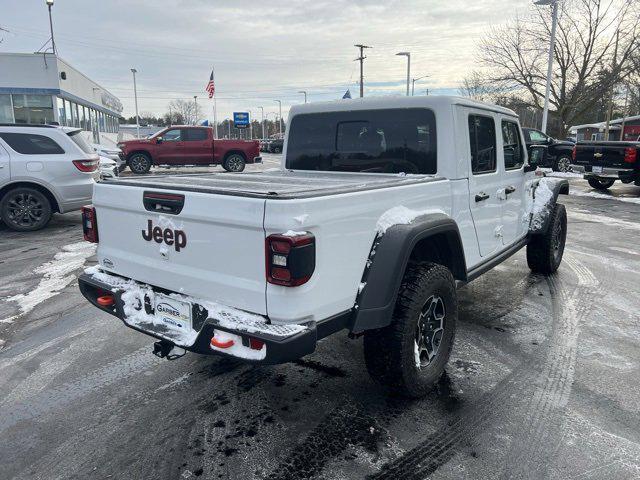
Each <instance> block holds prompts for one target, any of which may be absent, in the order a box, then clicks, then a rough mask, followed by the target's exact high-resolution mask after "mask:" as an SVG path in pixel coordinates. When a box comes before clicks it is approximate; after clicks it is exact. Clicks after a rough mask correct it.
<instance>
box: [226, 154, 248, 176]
mask: <svg viewBox="0 0 640 480" xmlns="http://www.w3.org/2000/svg"><path fill="white" fill-rule="evenodd" d="M246 163H247V162H246V160H245V158H244V156H243V155H241V154H239V153H232V154H231V155H228V156H227V157H226V158H225V159H224V161H223V162H222V168H224V169H225V170H226V171H227V172H233V173H239V172H242V171H243V170H244V167H245V166H246Z"/></svg>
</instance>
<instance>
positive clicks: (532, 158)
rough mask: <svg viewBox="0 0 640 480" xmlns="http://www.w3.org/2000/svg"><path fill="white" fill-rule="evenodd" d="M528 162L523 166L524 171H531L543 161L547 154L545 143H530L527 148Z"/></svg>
mask: <svg viewBox="0 0 640 480" xmlns="http://www.w3.org/2000/svg"><path fill="white" fill-rule="evenodd" d="M528 150H529V163H528V164H527V165H525V166H524V171H525V172H533V171H535V170H536V169H537V168H538V167H539V166H540V165H542V164H543V162H544V156H545V155H546V154H547V146H546V145H531V146H530V147H529V148H528Z"/></svg>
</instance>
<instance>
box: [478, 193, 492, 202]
mask: <svg viewBox="0 0 640 480" xmlns="http://www.w3.org/2000/svg"><path fill="white" fill-rule="evenodd" d="M490 196H491V195H489V194H488V193H484V192H480V193H476V202H483V201H484V200H488V199H489V197H490Z"/></svg>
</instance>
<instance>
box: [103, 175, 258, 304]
mask: <svg viewBox="0 0 640 480" xmlns="http://www.w3.org/2000/svg"><path fill="white" fill-rule="evenodd" d="M144 192H155V193H159V194H171V193H178V194H180V195H184V196H185V198H184V206H183V207H182V210H181V211H180V212H179V213H178V214H169V213H158V212H157V211H149V210H147V207H145V205H144V202H143V195H144ZM93 204H94V206H95V208H96V216H97V222H98V237H99V243H98V253H97V255H98V263H99V265H100V267H101V268H103V269H104V270H106V271H108V272H111V273H115V274H117V275H121V276H124V277H127V278H131V279H133V280H136V281H139V282H143V283H146V284H149V285H151V286H154V287H158V288H160V289H165V290H168V291H171V292H176V293H181V294H184V295H189V296H191V297H195V298H199V299H203V300H210V301H214V302H217V303H221V304H223V305H228V306H231V307H235V308H238V309H242V310H246V311H250V312H253V313H257V314H262V315H265V314H266V299H265V289H266V277H265V250H264V249H265V247H264V245H265V243H264V242H265V235H264V228H263V218H264V204H265V202H264V200H262V199H256V198H246V197H231V196H225V195H212V194H206V193H198V192H172V191H171V189H164V188H144V187H140V188H131V187H125V186H118V185H117V183H110V184H100V183H99V184H97V185H96V186H95V188H94V196H93Z"/></svg>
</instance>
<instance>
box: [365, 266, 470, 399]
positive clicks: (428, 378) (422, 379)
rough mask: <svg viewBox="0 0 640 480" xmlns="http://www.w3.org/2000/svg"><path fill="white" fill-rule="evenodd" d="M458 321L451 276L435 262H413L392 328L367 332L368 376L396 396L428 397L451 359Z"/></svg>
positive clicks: (403, 287)
mask: <svg viewBox="0 0 640 480" xmlns="http://www.w3.org/2000/svg"><path fill="white" fill-rule="evenodd" d="M457 318H458V306H457V298H456V287H455V280H454V279H453V276H452V275H451V272H450V271H449V270H448V269H447V268H445V267H443V266H442V265H437V264H434V263H415V264H410V265H409V266H408V267H407V272H406V273H405V276H404V278H403V280H402V284H401V286H400V290H399V292H398V299H397V301H396V306H395V310H394V313H393V319H392V322H391V325H389V326H388V327H385V328H381V329H377V330H369V331H367V332H365V335H364V358H365V363H366V365H367V369H368V370H369V373H370V374H371V376H372V377H373V378H374V379H376V380H377V381H379V382H380V383H382V384H383V385H384V386H386V387H388V388H389V389H390V391H391V392H393V393H399V394H401V395H404V396H408V397H413V398H419V397H422V396H424V395H426V394H427V393H429V391H430V390H431V389H432V388H433V386H434V384H435V383H436V382H437V381H438V379H439V378H440V376H441V375H442V372H443V371H444V367H445V365H446V363H447V361H448V360H449V354H450V353H451V347H452V346H453V338H454V336H455V330H456V321H457Z"/></svg>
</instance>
